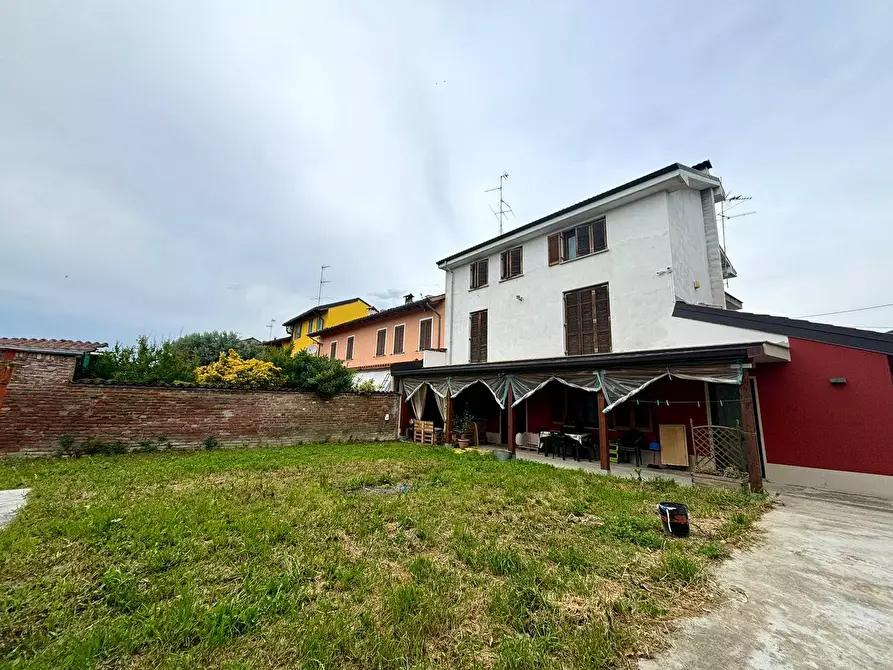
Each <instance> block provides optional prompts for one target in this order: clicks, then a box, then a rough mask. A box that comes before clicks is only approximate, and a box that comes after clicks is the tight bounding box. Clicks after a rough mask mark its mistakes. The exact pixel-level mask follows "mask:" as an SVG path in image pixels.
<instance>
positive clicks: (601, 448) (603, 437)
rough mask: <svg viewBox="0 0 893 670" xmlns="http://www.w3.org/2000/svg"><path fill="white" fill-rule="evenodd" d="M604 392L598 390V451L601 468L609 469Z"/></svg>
mask: <svg viewBox="0 0 893 670" xmlns="http://www.w3.org/2000/svg"><path fill="white" fill-rule="evenodd" d="M605 406H606V403H605V392H604V391H602V390H601V389H599V391H598V453H599V459H600V460H601V466H602V470H608V471H609V472H610V470H611V455H610V454H609V453H608V417H607V415H606V414H605Z"/></svg>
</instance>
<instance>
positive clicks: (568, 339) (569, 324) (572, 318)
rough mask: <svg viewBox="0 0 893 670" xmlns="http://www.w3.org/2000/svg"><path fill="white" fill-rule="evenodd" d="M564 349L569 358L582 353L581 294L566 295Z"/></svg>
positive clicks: (571, 293) (572, 292) (576, 292)
mask: <svg viewBox="0 0 893 670" xmlns="http://www.w3.org/2000/svg"><path fill="white" fill-rule="evenodd" d="M564 349H565V353H566V354H567V355H568V356H579V355H580V354H581V353H583V352H582V343H581V338H580V294H579V292H578V291H570V292H568V293H565V294H564Z"/></svg>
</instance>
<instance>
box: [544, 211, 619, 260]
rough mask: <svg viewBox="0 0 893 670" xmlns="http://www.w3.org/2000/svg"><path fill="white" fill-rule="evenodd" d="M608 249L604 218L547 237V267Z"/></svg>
mask: <svg viewBox="0 0 893 670" xmlns="http://www.w3.org/2000/svg"><path fill="white" fill-rule="evenodd" d="M607 248H608V237H607V229H606V225H605V219H604V217H602V218H600V219H596V220H595V221H590V222H589V223H584V224H581V225H579V226H574V227H573V228H568V229H567V230H563V231H561V232H560V233H554V234H553V235H549V241H548V249H549V265H558V264H559V263H564V262H566V261H572V260H575V259H577V258H581V257H582V256H589V255H590V254H594V253H597V252H599V251H604V250H605V249H607Z"/></svg>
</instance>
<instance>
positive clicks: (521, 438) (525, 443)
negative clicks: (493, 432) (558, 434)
mask: <svg viewBox="0 0 893 670" xmlns="http://www.w3.org/2000/svg"><path fill="white" fill-rule="evenodd" d="M515 447H516V448H518V449H530V450H531V451H539V448H540V436H539V435H537V434H536V433H518V434H517V435H515Z"/></svg>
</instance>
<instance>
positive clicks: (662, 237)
mask: <svg viewBox="0 0 893 670" xmlns="http://www.w3.org/2000/svg"><path fill="white" fill-rule="evenodd" d="M702 193H704V196H705V197H704V200H703V202H708V199H709V208H710V214H711V215H713V211H712V206H713V205H712V202H713V196H714V193H721V187H719V181H718V180H717V179H715V178H714V177H710V176H709V175H707V174H701V173H696V172H694V171H691V170H689V171H688V172H686V171H684V170H680V171H679V173H677V174H668V175H662V176H661V177H660V178H658V179H654V180H652V181H651V182H645V183H644V184H639V185H637V186H636V187H634V188H632V189H629V190H628V191H623V192H621V193H618V194H616V196H612V197H608V198H603V199H600V200H598V201H596V202H595V203H593V204H592V205H589V206H583V207H580V208H578V209H575V210H572V211H569V212H565V213H564V214H561V215H559V216H556V217H554V218H552V219H549V220H546V221H544V222H543V223H542V224H541V225H537V226H534V227H532V228H529V229H527V230H521V231H519V232H518V234H517V235H511V234H509V235H507V236H504V237H502V238H499V239H497V240H495V241H494V242H493V243H490V244H486V245H484V246H482V247H481V248H480V249H475V250H472V251H470V252H467V253H465V254H462V255H460V256H458V257H454V258H451V259H448V260H447V261H444V262H441V264H440V266H441V268H443V269H444V270H445V271H446V296H447V307H446V323H445V329H446V349H447V351H446V355H445V360H444V361H443V363H441V364H447V365H457V364H463V363H468V362H469V314H470V313H471V312H474V311H477V310H482V309H486V310H487V325H488V338H487V347H488V351H487V361H488V362H497V361H507V360H520V359H533V358H548V357H558V356H564V355H565V339H564V293H565V292H566V291H570V290H574V289H579V288H585V287H588V286H592V285H595V284H600V283H604V282H607V283H608V290H609V294H610V307H611V337H612V351H613V352H624V351H636V350H642V349H665V348H673V347H687V346H695V345H708V344H729V343H735V342H756V341H769V342H780V343H786V338H784V337H783V336H778V335H770V334H765V333H756V332H754V331H747V330H741V329H736V328H728V327H725V326H717V325H714V324H707V323H700V322H695V321H690V320H686V319H680V318H675V317H673V316H672V311H673V306H674V303H675V302H676V300H677V299H678V300H683V301H685V302H689V303H704V304H709V305H716V306H724V305H725V293H724V291H723V290H722V277H721V276H716V272H720V273H721V268H720V267H719V265H718V260H719V248H718V245H717V244H715V241H716V220H715V217H713V220H712V221H710V220H709V219H705V212H706V209H707V207H706V206H705V207H702ZM601 216H604V217H605V221H606V233H607V235H606V236H607V249H606V250H605V251H601V252H597V253H595V254H592V255H589V256H584V257H581V258H577V259H575V260H572V261H569V262H563V263H561V264H559V265H553V266H551V267H550V266H549V264H548V248H547V238H548V236H549V235H550V234H552V233H554V232H557V231H560V230H564V229H566V228H570V227H572V226H573V225H578V224H580V223H584V222H586V221H590V220H593V219H595V218H597V217H601ZM711 227H712V230H711ZM711 234H712V236H713V240H714V246H713V248H712V249H710V248H709V241H708V240H709V238H710V236H711ZM518 245H522V246H523V274H522V275H521V276H519V277H515V278H513V279H508V280H505V281H500V279H499V274H500V252H501V251H503V250H505V249H509V248H512V247H515V246H518ZM711 252H712V253H713V261H714V262H713V263H711V262H710V261H711ZM482 258H487V259H489V284H488V285H487V286H485V287H483V288H479V289H473V290H472V289H471V288H470V264H471V263H472V262H473V261H477V260H479V259H482ZM711 269H712V270H713V276H711ZM714 293H717V295H714ZM432 363H434V361H432ZM435 364H436V363H435Z"/></svg>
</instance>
